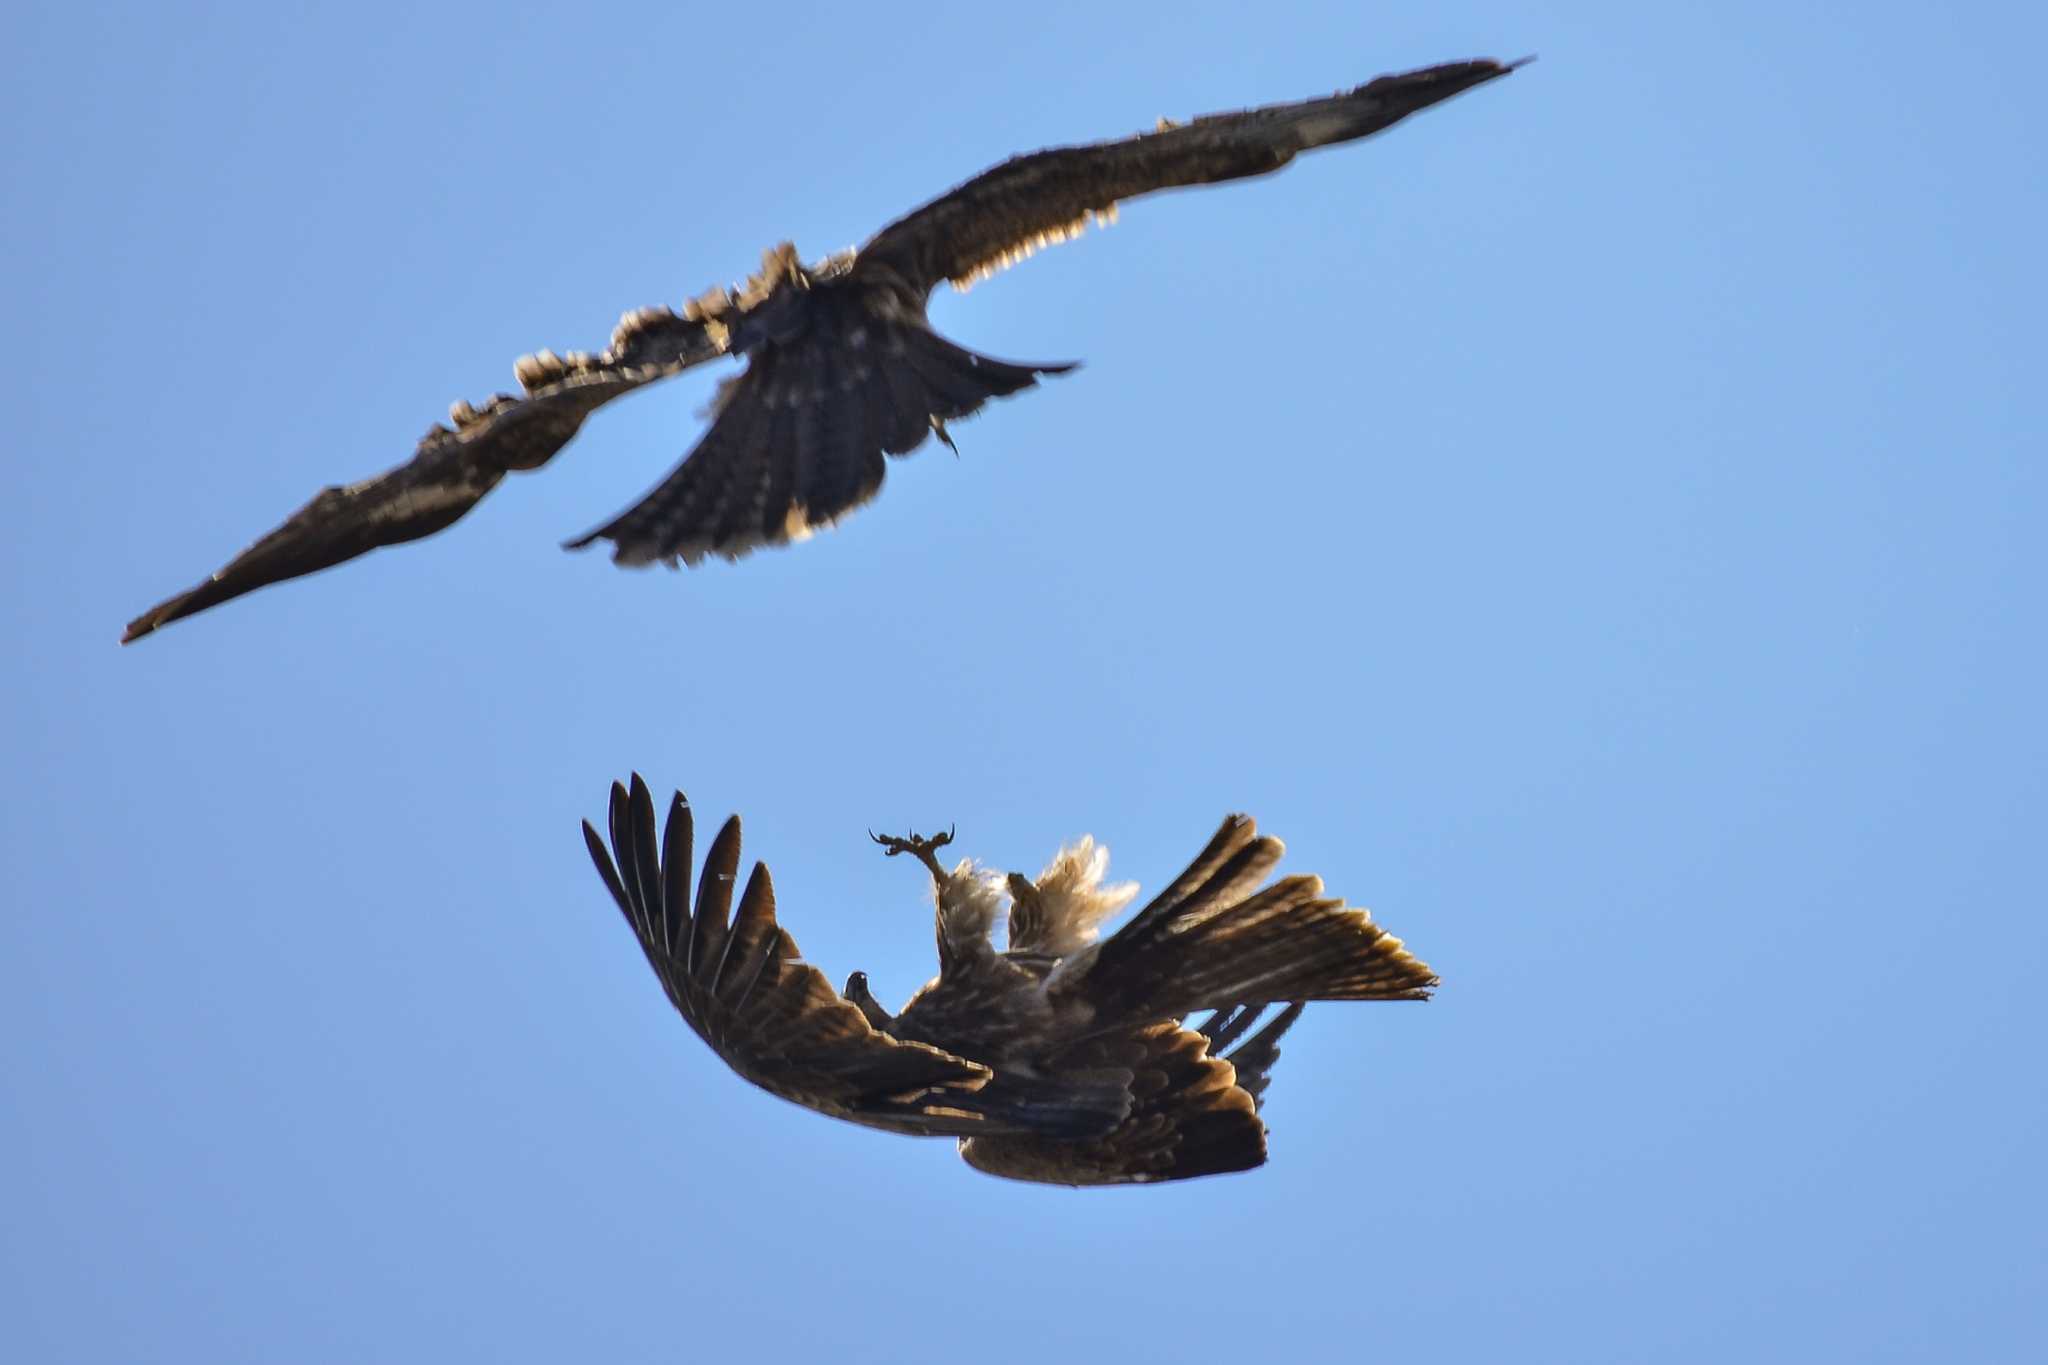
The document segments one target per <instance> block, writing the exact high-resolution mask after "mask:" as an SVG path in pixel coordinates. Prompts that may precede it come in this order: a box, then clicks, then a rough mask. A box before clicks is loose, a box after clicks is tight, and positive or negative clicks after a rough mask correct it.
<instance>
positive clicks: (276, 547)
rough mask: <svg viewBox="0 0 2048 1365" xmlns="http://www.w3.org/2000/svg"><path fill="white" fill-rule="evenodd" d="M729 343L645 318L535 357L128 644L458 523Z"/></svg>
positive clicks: (294, 518) (694, 325) (322, 498)
mask: <svg viewBox="0 0 2048 1365" xmlns="http://www.w3.org/2000/svg"><path fill="white" fill-rule="evenodd" d="M723 338H724V331H723V328H722V326H720V324H718V323H716V322H708V321H707V320H706V319H704V318H703V317H702V316H693V315H692V314H691V313H690V312H688V311H686V313H685V314H684V315H683V316H680V317H679V316H677V315H676V314H674V313H671V312H669V311H667V310H666V309H645V310H642V311H641V312H638V313H634V314H630V315H628V317H627V318H626V320H625V321H624V322H622V323H621V324H620V325H619V329H618V331H617V332H616V333H614V334H613V337H612V346H611V349H610V350H608V351H606V352H605V353H604V354H603V355H599V356H587V355H571V356H570V357H568V358H567V359H563V358H560V357H557V356H555V355H552V354H550V353H548V352H542V353H541V354H539V355H536V356H528V357H526V358H525V359H524V360H522V361H520V363H519V365H518V367H517V371H516V372H517V374H518V376H519V381H520V384H521V385H522V387H523V388H524V390H525V391H524V392H523V393H521V394H520V395H518V396H516V397H515V396H512V395H509V394H500V395H498V396H497V397H496V398H493V399H492V400H491V401H490V403H488V404H487V405H485V406H484V407H483V408H482V409H481V410H478V409H475V408H472V407H471V406H470V405H468V404H466V403H461V404H457V405H456V407H455V409H454V410H453V412H452V413H451V414H450V415H451V417H452V419H453V425H452V426H448V427H443V426H436V427H434V428H433V429H432V430H430V431H429V432H428V433H427V434H426V435H425V436H424V437H422V438H421V440H420V443H419V448H418V449H417V450H416V451H415V452H414V454H413V457H412V459H410V460H408V461H407V462H406V463H404V464H402V465H399V466H398V467H397V468H395V469H391V470H388V471H386V472H385V473H382V474H379V475H377V476H376V477H375V478H371V479H365V480H364V481H363V482H361V483H356V484H348V485H345V486H336V487H332V488H326V489H323V490H321V492H320V493H319V494H318V495H317V496H316V497H314V499H313V500H312V501H311V502H309V503H307V504H306V505H305V506H304V507H301V508H300V509H299V510H298V511H296V512H294V513H293V514H292V515H291V517H290V518H289V519H288V520H287V521H286V522H285V523H284V524H283V525H282V526H280V527H278V528H277V529H276V530H275V531H272V532H271V533H270V534H269V535H267V536H265V537H263V539H261V540H259V541H257V542H256V543H255V544H254V545H251V546H250V547H249V548H248V549H246V550H244V551H242V553H240V554H239V555H236V556H235V557H234V559H232V560H230V561H229V562H228V564H227V566H226V567H225V568H223V569H222V570H220V572H218V573H216V574H214V575H213V576H212V577H211V578H208V579H207V580H206V581H205V582H203V583H200V584H199V585H198V586H197V587H194V588H193V589H191V590H190V591H189V592H183V593H179V594H178V595H177V596H176V597H173V598H170V599H169V600H168V601H164V602H160V603H158V604H157V605H156V606H154V607H151V608H150V609H149V610H148V611H146V612H144V613H143V614H142V615H140V616H138V617H136V618H135V619H134V620H133V621H130V622H129V623H128V628H127V631H126V632H125V633H124V634H123V635H122V637H121V643H122V644H124V645H125V644H130V643H132V642H134V641H136V640H139V639H141V638H142V637H143V636H145V635H148V634H149V633H150V632H151V631H154V630H156V629H157V628H158V627H159V626H163V625H167V624H169V623H170V622H172V621H176V620H179V619H181V618H183V617H186V616H190V615H192V614H193V613H195V612H201V611H205V610H206V609H207V608H208V607H214V606H219V605H220V604H221V603H222V602H226V601H229V600H231V599H233V598H236V597H240V596H241V595H242V594H244V593H248V592H254V591H255V590H256V589H258V588H262V587H267V586H269V585H270V584H272V583H281V582H283V581H284V580H286V579H288V578H299V577H302V576H304V575H306V574H309V573H313V572H316V571H317V570H320V569H326V568H331V567H332V566H334V565H336V564H340V563H343V562H345V561H347V560H351V559H354V558H355V557H356V556H358V555H362V554H367V553H369V552H370V551H371V550H375V549H377V548H379V547H381V546H385V545H397V544H401V543H402V542H404V541H408V540H418V539H420V538H421V537H423V536H429V535H432V534H433V533H434V532H436V531H439V530H441V529H442V528H443V527H446V526H450V525H453V524H454V523H455V522H456V521H458V520H460V519H461V518H462V516H463V514H465V513H466V512H468V511H469V509H470V508H472V507H474V506H476V505H477V503H478V502H479V501H481V500H482V498H483V496H484V495H485V494H486V493H488V492H490V491H491V490H492V489H493V488H495V487H497V486H498V481H499V480H500V479H502V478H504V477H505V475H506V474H507V473H508V472H509V471H512V470H524V469H538V468H539V467H540V466H541V465H544V464H546V463H547V462H548V461H549V460H550V459H552V458H554V456H555V454H556V452H558V451H560V450H561V448H562V447H563V446H565V445H567V444H568V443H569V440H570V438H571V437H573V436H575V434H576V432H577V429H578V428H580V427H581V426H582V425H583V419H584V418H586V417H588V416H589V415H590V414H591V413H592V412H594V411H596V410H597V409H598V408H600V407H602V406H603V405H604V404H606V403H609V402H610V401H611V400H612V399H614V398H617V397H619V396H620V395H621V394H626V393H630V392H632V391H633V390H634V389H637V388H640V387H641V386H642V385H645V384H651V383H653V382H654V381H656V380H658V379H666V378H667V377H669V376H670V375H673V374H677V373H680V372H681V371H682V370H685V369H688V368H689V367H690V366H692V365H695V364H698V363H699V362H701V361H704V360H708V359H710V358H711V357H713V356H715V355H718V354H719V353H720V348H721V346H722V345H723Z"/></svg>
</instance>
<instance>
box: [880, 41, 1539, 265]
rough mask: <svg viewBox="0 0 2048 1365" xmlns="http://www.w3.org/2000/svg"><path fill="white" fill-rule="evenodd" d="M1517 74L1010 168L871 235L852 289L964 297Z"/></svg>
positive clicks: (1386, 85) (1259, 116)
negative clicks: (1017, 266)
mask: <svg viewBox="0 0 2048 1365" xmlns="http://www.w3.org/2000/svg"><path fill="white" fill-rule="evenodd" d="M1520 65H1522V63H1521V62H1512V63H1502V62H1496V61H1489V60H1479V61H1470V62H1453V63H1450V64H1448V65H1444V66H1432V67H1428V68H1425V69H1423V70H1419V71H1409V72H1404V73H1402V74H1400V75H1395V76H1381V77H1380V78H1379V79H1378V80H1375V81H1372V82H1370V83H1368V84H1366V85H1361V86H1359V87H1358V88H1357V89H1355V90H1351V91H1347V92H1344V93H1342V94H1337V95H1332V96H1329V97H1327V98H1325V99H1314V100H1303V101H1301V102H1299V103H1295V104H1272V105H1266V106H1264V107H1263V108H1258V109H1246V110H1242V111H1239V112H1236V113H1228V114H1210V115H1207V116H1206V117H1203V118H1198V119H1195V120H1194V121H1193V122H1191V123H1186V124H1181V125H1169V124H1165V123H1164V122H1162V125H1161V127H1160V129H1159V131H1157V132H1153V133H1143V134H1140V135H1138V136H1136V137H1129V138H1123V139H1121V140H1118V141H1114V142H1095V143H1089V144H1087V145H1084V146H1079V147H1054V148H1051V149H1048V150H1046V151H1042V152H1033V153H1031V154H1029V155H1027V156H1018V157H1012V158H1011V159H1010V160H1008V161H1005V162H1004V163H1002V164H1001V165H1000V166H996V167H994V168H993V169H991V170H988V171H984V172H983V173H982V174H980V175H978V176H976V177H975V178H974V179H972V180H970V181H968V182H967V183H966V184H964V185H962V186H960V187H959V188H958V189H955V190H953V191H952V192H951V193H949V194H946V195H945V196H943V197H941V198H939V199H935V200H933V201H932V202H931V203H929V204H926V205H925V206H924V207H922V208H920V209H916V210H913V211H912V212H911V213H910V214H909V215H907V216H906V217H904V218H901V219H899V220H897V221H896V222H894V223H891V224H890V225H889V226H888V227H885V228H883V229H882V230H881V231H880V232H879V233H877V234H875V236H874V238H873V239H872V240H870V241H869V242H868V243H867V245H865V246H863V247H862V248H861V249H860V252H859V254H858V255H857V256H856V258H855V260H854V265H853V272H852V278H854V279H855V280H861V279H873V280H881V279H885V278H893V280H894V281H900V282H901V283H902V284H904V285H906V286H908V287H909V288H910V289H912V290H914V291H916V292H917V293H918V294H919V296H922V295H923V294H926V293H929V292H930V291H931V290H932V289H935V288H937V287H938V285H939V283H940V282H941V281H945V280H950V281H952V282H953V283H954V284H955V285H957V286H960V287H962V288H964V287H966V286H967V285H969V284H971V283H973V282H974V281H975V280H977V279H979V278H981V277H982V276H984V275H988V274H992V273H994V272H995V271H997V270H1000V269H1002V268H1003V267H1004V266H1006V265H1009V264H1010V263H1011V262H1013V261H1016V260H1019V259H1022V258H1023V257H1025V256H1028V255H1030V254H1031V253H1032V252H1033V251H1036V250H1037V249H1038V248H1039V247H1041V246H1047V245H1050V244H1052V243H1054V242H1061V241H1064V240H1066V239H1067V238H1068V237H1071V236H1073V235H1074V234H1076V233H1078V232H1079V231H1080V230H1081V229H1082V228H1083V227H1085V226H1086V225H1087V223H1088V220H1089V219H1091V218H1109V217H1113V216H1114V214H1115V210H1116V206H1117V204H1118V203H1120V202H1122V201H1123V200H1126V199H1134V198H1136V197H1137V196H1139V195H1141V194H1150V193H1152V192H1154V191H1155V190H1165V189H1173V188H1176V187H1179V186H1183V185H1207V184H1214V183H1216V182H1218V181H1223V180H1239V179H1243V178H1245V177H1247V176H1255V175H1265V174H1267V173H1268V172H1271V171H1277V170H1279V169H1280V168H1281V167H1282V166H1284V165H1286V164H1287V163H1288V162H1289V161H1291V160H1293V159H1294V157H1295V155H1296V154H1297V153H1299V152H1304V151H1307V150H1309V149H1311V148H1314V147H1322V146H1327V145H1329V144H1331V143H1336V142H1350V141H1352V140H1354V139H1356V138H1362V137H1365V136H1367V135H1369V134H1372V133H1377V132H1379V131H1380V130H1381V129H1384V128H1388V127H1391V126H1392V125H1394V124H1396V123H1399V122H1400V121H1401V120H1402V119H1404V118H1406V117H1408V115H1410V114H1412V113H1415V112H1416V111H1417V110H1420V109H1426V108H1428V107H1429V106H1430V105H1432V104H1436V103H1438V102H1439V101H1442V100H1446V99H1449V98H1450V97H1451V96H1453V95H1456V94H1459V93H1461V92H1462V91H1466V90H1470V89H1471V88H1472V87H1473V86H1475V85H1480V84H1483V83H1484V82H1486V81H1490V80H1493V79H1495V78H1496V77H1500V76H1505V75H1506V74H1507V73H1508V72H1510V71H1513V70H1514V69H1515V68H1516V67H1517V66H1520Z"/></svg>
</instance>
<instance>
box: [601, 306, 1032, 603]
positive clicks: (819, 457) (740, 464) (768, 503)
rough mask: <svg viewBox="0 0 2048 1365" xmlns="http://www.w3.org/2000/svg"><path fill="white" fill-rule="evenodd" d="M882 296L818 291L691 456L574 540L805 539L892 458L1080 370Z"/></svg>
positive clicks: (876, 486)
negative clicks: (993, 350)
mask: <svg viewBox="0 0 2048 1365" xmlns="http://www.w3.org/2000/svg"><path fill="white" fill-rule="evenodd" d="M870 302H871V301H870V299H869V298H868V297H867V294H866V291H863V290H857V289H851V288H847V287H845V286H843V285H835V284H823V285H820V286H818V287H817V288H815V289H813V290H811V291H810V292H809V294H808V295H807V296H806V297H804V298H803V300H802V301H801V302H800V303H797V304H795V305H793V306H794V307H799V308H801V309H802V310H803V321H802V325H801V327H800V329H799V330H797V332H796V333H795V334H794V335H792V336H790V337H789V338H787V339H786V340H781V341H762V342H760V343H758V344H756V345H755V346H753V347H752V348H750V349H749V351H748V361H747V370H746V373H745V374H742V375H740V376H739V377H738V378H737V379H734V380H730V381H728V383H727V385H726V387H725V388H724V389H723V390H722V391H721V393H720V395H719V401H718V404H717V415H716V416H715V417H714V418H713V420H712V423H711V429H710V430H709V431H707V432H705V433H704V437H703V439H702V440H700V441H699V442H698V443H697V445H696V448H695V449H693V450H692V451H691V452H690V453H689V455H688V456H687V457H685V458H684V460H683V462H682V463H681V464H680V465H678V466H676V468H675V470H674V471H673V472H671V473H670V474H669V476H668V477H667V478H666V479H664V480H663V481H662V482H661V484H660V485H659V486H657V487H656V488H655V489H654V490H653V491H651V492H649V493H648V494H647V495H646V496H645V497H644V498H642V499H641V500H640V501H639V502H637V503H635V504H634V505H633V506H632V507H631V508H630V509H628V510H627V511H626V512H624V513H623V514H621V515H620V516H618V517H616V518H614V519H613V520H612V521H610V522H607V523H606V524H605V525H603V526H601V527H599V528H598V529H597V530H595V531H592V532H590V533H589V534H588V535H585V536H581V537H579V538H577V539H575V540H572V541H570V542H569V548H570V549H582V548H583V547H585V546H588V545H590V544H591V543H593V542H594V541H597V540H599V539H605V540H609V541H611V542H612V544H613V547H614V548H613V555H612V558H613V559H614V560H615V561H617V562H618V563H620V564H648V563H652V562H654V561H656V560H665V561H667V562H669V563H671V564H674V563H675V562H677V561H678V560H680V561H681V562H683V563H685V564H695V563H697V562H698V561H699V560H702V559H703V558H705V557H706V556H707V555H718V556H720V557H722V558H725V559H738V558H739V557H740V556H742V555H744V554H747V553H749V552H751V551H753V550H757V549H759V548H761V547H763V546H767V545H786V544H788V543H790V542H791V541H796V540H803V539H805V538H807V537H808V536H809V535H810V534H811V533H812V532H813V531H816V530H818V529H820V528H822V527H826V526H830V525H831V524H832V523H833V522H835V521H837V520H839V518H841V517H843V516H845V515H846V514H847V513H848V512H851V511H852V510H853V509H854V508H856V507H858V506H860V505H861V504H862V503H864V502H866V501H868V500H869V499H870V498H872V497H874V496H875V494H876V493H877V492H879V491H880V490H881V487H882V477H883V474H884V472H885V461H884V460H883V458H882V457H883V456H884V455H885V454H888V455H903V454H907V453H908V452H910V451H912V450H914V449H916V448H917V447H918V446H919V445H921V444H922V443H923V442H924V439H925V438H926V437H927V436H929V435H931V433H932V431H933V430H934V429H935V426H936V425H937V424H939V423H943V422H946V421H948V420H952V419H956V418H961V417H966V416H969V415H971V414H972V413H973V412H975V411H976V410H977V409H979V408H980V407H981V406H982V404H983V403H985V402H987V401H988V400H989V399H991V398H1003V397H1008V396H1009V395H1010V394H1013V393H1016V392H1018V391H1019V390H1021V389H1027V388H1030V387H1031V386H1032V385H1033V384H1035V383H1036V382H1037V380H1038V376H1039V375H1041V374H1058V373H1061V372H1063V371H1066V370H1069V369H1072V368H1073V367H1072V366H1071V365H1060V364H1043V365H1029V364H1014V363H1012V362H1010V361H1006V360H996V359H994V358H992V357H989V356H984V355H977V354H975V353H974V352H972V351H969V350H967V349H965V348H964V347H960V346H956V345H954V344H953V343H952V342H950V341H947V340H945V339H944V338H942V337H939V336H936V335H934V334H933V333H932V331H931V330H930V329H929V328H927V327H925V326H924V325H923V324H922V323H920V322H918V321H915V320H910V319H902V318H893V317H886V316H883V315H881V314H879V313H877V312H875V311H873V310H872V309H871V307H870Z"/></svg>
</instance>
